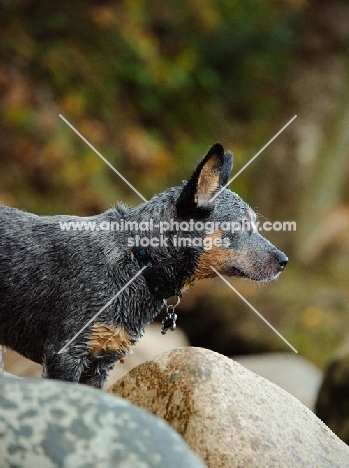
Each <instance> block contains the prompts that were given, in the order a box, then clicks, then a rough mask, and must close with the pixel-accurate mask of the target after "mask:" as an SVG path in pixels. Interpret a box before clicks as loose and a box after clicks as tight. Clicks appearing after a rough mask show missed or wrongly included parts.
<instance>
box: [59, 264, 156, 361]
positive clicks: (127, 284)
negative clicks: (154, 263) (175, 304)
mask: <svg viewBox="0 0 349 468" xmlns="http://www.w3.org/2000/svg"><path fill="white" fill-rule="evenodd" d="M145 268H147V265H145V266H144V267H143V268H142V269H141V270H139V271H138V272H137V273H136V274H135V275H134V277H133V278H131V279H130V281H128V282H127V283H126V284H125V286H123V287H122V288H121V289H120V291H119V292H118V293H116V294H115V296H113V297H112V298H111V299H110V300H109V301H108V302H107V303H106V304H105V305H104V306H103V307H102V308H101V309H100V310H99V311H98V312H97V313H96V314H95V315H94V316H93V317H92V318H91V319H90V320H89V321H88V322H87V323H85V325H84V326H83V327H82V328H80V330H79V331H78V332H77V333H76V335H74V336H73V338H72V339H71V340H69V341H68V343H66V344H65V345H64V346H63V348H62V349H60V350H59V351H58V354H61V353H62V352H63V351H64V350H65V349H66V348H67V347H68V346H69V345H70V343H72V342H73V341H74V340H75V338H77V337H78V336H79V335H80V333H82V332H83V331H84V330H85V328H87V327H88V326H89V325H90V323H92V322H93V321H94V320H95V319H96V318H97V317H98V315H100V314H101V313H102V312H103V310H105V309H106V308H107V307H108V306H109V305H110V304H111V303H112V302H113V301H114V300H115V299H116V298H117V297H118V296H119V295H120V294H121V293H122V292H123V291H125V289H126V288H127V287H128V286H129V285H130V284H131V283H133V281H134V280H135V279H136V278H137V276H139V275H140V274H141V273H142V271H143V270H144V269H145Z"/></svg>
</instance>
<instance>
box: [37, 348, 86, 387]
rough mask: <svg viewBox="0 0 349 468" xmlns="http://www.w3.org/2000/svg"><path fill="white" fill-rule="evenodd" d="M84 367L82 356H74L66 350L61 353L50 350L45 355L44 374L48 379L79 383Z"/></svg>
mask: <svg viewBox="0 0 349 468" xmlns="http://www.w3.org/2000/svg"><path fill="white" fill-rule="evenodd" d="M82 369H83V363H82V360H81V358H77V357H75V356H72V355H71V354H69V353H68V352H64V351H63V352H62V353H61V354H58V352H50V353H46V354H45V356H44V362H43V372H42V376H43V377H44V378H46V379H56V380H65V381H67V382H73V383H78V382H79V379H80V376H81V372H82Z"/></svg>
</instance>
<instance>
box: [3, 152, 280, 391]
mask: <svg viewBox="0 0 349 468" xmlns="http://www.w3.org/2000/svg"><path fill="white" fill-rule="evenodd" d="M231 170H232V154H231V153H229V152H226V153H225V152H224V150H223V147H222V146H221V145H220V144H219V143H217V144H215V145H214V146H213V147H212V148H211V149H210V151H209V152H208V154H207V155H206V156H205V157H204V159H203V160H202V161H201V163H200V164H199V165H198V166H197V168H196V169H195V171H194V173H193V175H192V176H191V178H190V179H189V180H188V181H187V182H183V183H182V184H181V185H179V186H177V187H172V188H170V189H168V190H165V191H164V192H162V193H160V194H159V195H155V196H154V197H153V198H152V199H151V200H150V201H148V202H146V203H142V204H140V205H138V206H137V207H135V208H131V209H129V208H126V207H125V206H124V205H121V204H119V205H118V206H117V207H116V208H115V209H110V210H108V211H106V212H105V213H102V214H100V215H96V216H91V217H86V218H80V217H77V216H37V215H34V214H31V213H26V212H24V211H20V210H17V209H13V208H8V207H5V206H0V345H4V346H7V347H9V348H12V349H13V350H15V351H17V352H19V353H20V354H22V355H23V356H26V357H27V358H29V359H31V360H33V361H35V362H38V363H41V364H42V365H43V376H44V377H47V378H50V379H60V380H65V381H69V382H76V383H84V384H87V385H91V386H93V387H97V388H101V387H102V385H103V383H104V382H105V380H106V377H107V375H108V372H109V370H110V369H111V368H112V367H113V365H114V363H115V362H116V361H118V360H120V359H122V358H123V357H124V356H125V355H126V354H127V353H128V352H129V351H130V348H131V346H132V345H134V344H135V343H136V341H137V340H139V338H140V337H141V336H142V334H143V332H144V327H145V326H146V325H147V324H149V323H150V322H151V321H152V320H153V319H154V318H155V317H156V316H157V315H158V314H159V313H160V310H161V308H162V306H163V301H164V300H165V299H167V298H170V297H172V296H178V297H180V296H181V294H182V293H183V291H185V290H186V289H187V288H188V287H189V286H191V285H193V284H194V283H196V281H198V280H200V279H204V278H212V277H214V276H215V272H214V271H213V270H212V268H211V266H212V267H214V268H215V269H216V270H217V271H218V272H219V273H221V274H222V275H227V276H235V277H238V278H248V279H250V280H254V281H269V280H272V279H274V278H276V277H277V276H278V275H279V274H280V272H281V271H282V270H283V269H284V268H285V266H286V264H287V260H288V259H287V257H286V255H285V254H284V253H282V252H280V251H279V250H278V249H277V248H276V247H274V246H273V245H272V244H271V243H270V242H268V241H267V240H266V239H265V238H264V237H262V236H261V235H260V234H259V232H258V230H257V229H256V227H255V214H254V212H253V210H252V209H251V208H250V207H249V206H248V205H247V204H246V203H245V202H244V201H243V200H242V199H241V198H240V197H239V196H238V195H236V194H235V193H233V192H232V191H230V190H229V189H228V188H224V187H225V185H226V184H227V182H228V177H229V175H230V172H231ZM218 192H219V194H218V195H217V196H216V197H215V198H214V199H213V197H214V196H215V195H216V194H217V193H218ZM81 226H84V227H85V228H86V229H81ZM91 227H93V229H92V228H91ZM239 227H240V228H239ZM165 322H166V323H165V325H164V332H166V330H167V329H169V328H172V329H173V328H174V326H175V314H174V313H173V309H172V313H170V314H169V316H168V317H167V318H166V320H165ZM163 323H164V322H163ZM72 338H74V339H72Z"/></svg>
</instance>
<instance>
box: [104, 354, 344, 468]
mask: <svg viewBox="0 0 349 468" xmlns="http://www.w3.org/2000/svg"><path fill="white" fill-rule="evenodd" d="M109 392H111V393H113V394H114V395H119V396H122V397H124V398H127V399H129V400H130V401H131V402H133V403H135V404H137V405H139V406H141V407H143V408H145V409H147V410H149V411H151V412H152V413H154V414H157V415H158V416H160V417H162V418H164V419H165V420H166V421H168V422H169V423H170V424H171V425H172V426H173V427H174V428H175V429H176V430H177V431H178V432H179V434H181V435H182V436H183V437H184V439H185V440H186V441H187V443H188V444H189V445H190V447H191V448H192V449H193V450H194V452H196V453H197V454H198V455H199V456H200V457H201V458H202V459H203V460H204V461H205V463H206V464H207V466H208V467H212V468H213V467H214V468H221V467H222V468H223V467H224V468H233V467H240V468H241V467H246V468H257V467H258V468H261V467H283V468H285V467H286V468H287V467H290V468H294V467H307V468H308V467H311V466H313V467H316V468H321V467H338V468H343V467H344V466H348V464H349V447H347V446H346V445H345V444H344V443H343V442H342V441H341V440H339V439H338V437H337V436H335V435H334V434H333V433H332V432H331V431H330V430H329V429H328V428H327V427H326V426H325V424H324V423H323V422H322V421H320V420H319V419H318V418H317V417H316V416H315V415H314V414H313V413H312V412H311V411H310V410H309V409H308V408H306V407H305V406H304V405H302V403H300V402H299V401H298V400H297V399H296V398H294V397H293V396H291V395H290V394H288V393H287V392H285V391H284V390H283V389H281V388H280V387H278V386H276V385H275V384H273V383H271V382H269V381H268V380H266V379H264V378H262V377H260V376H258V375H256V374H254V373H252V372H250V371H248V370H247V369H245V368H244V367H243V366H241V365H240V364H238V363H236V362H234V361H232V360H231V359H229V358H227V357H225V356H221V355H219V354H217V353H214V352H212V351H209V350H205V349H201V348H180V349H177V350H173V351H169V352H166V353H164V354H161V355H160V356H158V357H156V358H155V359H153V360H152V361H150V362H147V363H144V364H141V365H140V366H138V367H137V368H135V369H133V370H132V371H131V372H130V373H129V374H128V375H126V376H125V377H123V378H122V379H121V380H119V381H118V382H116V383H115V384H114V385H113V386H112V387H111V388H110V389H109Z"/></svg>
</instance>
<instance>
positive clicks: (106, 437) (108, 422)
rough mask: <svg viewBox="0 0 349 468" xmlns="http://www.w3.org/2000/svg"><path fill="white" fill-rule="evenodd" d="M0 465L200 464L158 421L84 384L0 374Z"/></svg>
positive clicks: (142, 467)
mask: <svg viewBox="0 0 349 468" xmlns="http://www.w3.org/2000/svg"><path fill="white" fill-rule="evenodd" d="M0 466H1V467H2V468H7V467H21V468H33V467H40V468H46V467H47V468H53V467H57V468H58V467H59V468H60V467H65V468H70V467H72V468H73V467H74V468H78V467H83V468H90V467H91V468H94V467H98V468H109V467H110V468H111V467H113V468H155V467H157V468H164V467H166V468H178V467H190V468H203V466H204V465H203V464H202V462H201V461H200V460H199V459H198V458H197V457H196V456H195V455H194V454H193V453H192V452H191V451H190V449H189V447H188V446H187V445H186V444H185V442H184V441H183V440H182V439H181V438H180V437H179V435H178V434H177V433H176V432H175V431H174V430H173V429H172V428H170V427H169V426H168V425H167V424H166V423H165V422H164V421H162V420H161V419H159V418H155V417H154V416H153V415H151V414H149V413H147V412H145V411H143V410H141V409H140V408H137V407H135V406H133V405H131V403H129V402H127V401H125V400H122V399H120V398H115V397H112V396H111V395H108V394H106V393H105V392H102V391H100V390H95V389H92V388H90V387H87V386H84V385H74V384H68V383H63V382H58V381H53V380H38V379H36V380H35V379H33V380H31V379H24V378H23V379H13V378H11V377H3V378H0Z"/></svg>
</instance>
